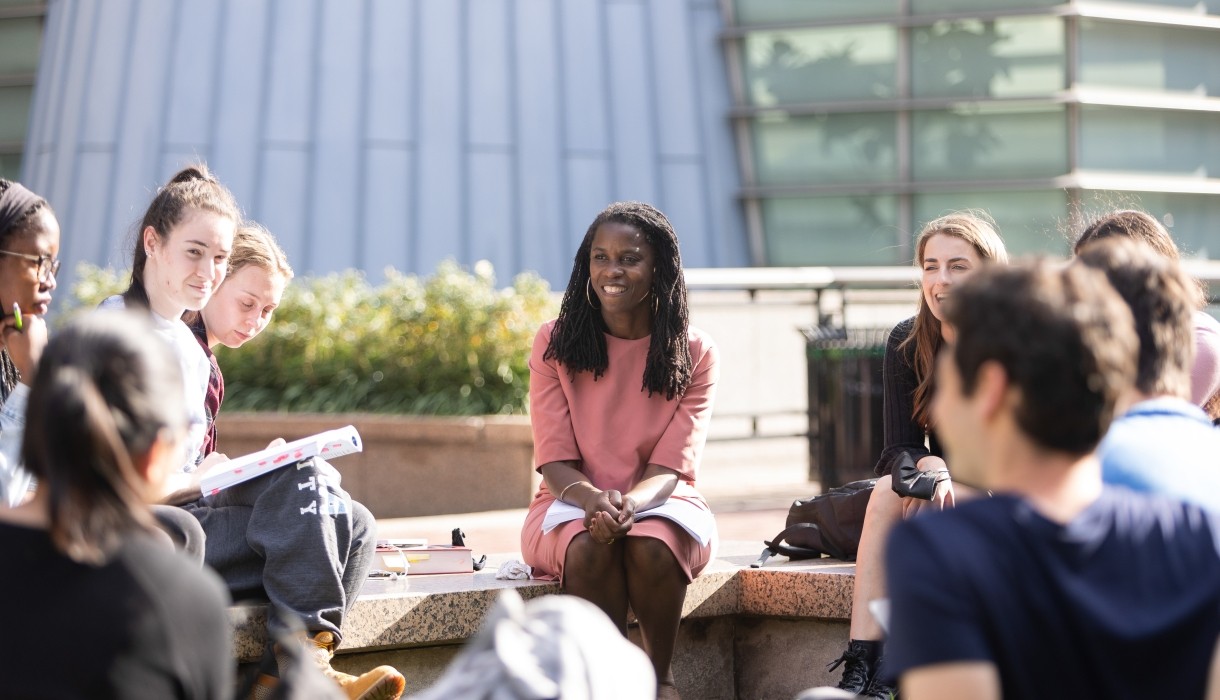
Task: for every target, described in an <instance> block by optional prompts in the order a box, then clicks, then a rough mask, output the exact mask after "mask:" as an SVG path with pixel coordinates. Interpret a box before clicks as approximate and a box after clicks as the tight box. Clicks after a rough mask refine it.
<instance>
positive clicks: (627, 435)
mask: <svg viewBox="0 0 1220 700" xmlns="http://www.w3.org/2000/svg"><path fill="white" fill-rule="evenodd" d="M554 325H555V322H554V321H549V322H547V323H545V324H543V325H542V328H541V329H539V330H538V335H537V336H535V338H534V349H533V353H532V354H531V355H530V421H531V423H532V425H533V430H534V466H535V468H538V467H541V466H542V465H544V464H547V463H549V462H558V461H567V460H579V461H580V467H579V469H580V471H581V472H583V473H584V474H585V476H586V477H588V479H589V481H590V482H592V483H593V485H594V486H596V487H598V488H600V489H616V490H618V491H621V492H623V493H626V492H627V491H629V490H630V489H631V488H632V487H633V486H635V485H636V484H637V483H639V481H640V478H641V476H642V475H643V473H644V469H645V467H647V466H648V465H649V464H656V465H660V466H662V467H668V468H669V469H672V470H674V471H675V472H677V473H678V474H679V475H680V480H679V482H678V486H677V488H675V489H674V492H673V495H672V496H670V498H671V499H673V498H681V499H685V500H688V501H691V502H693V503H696V504H698V505H700V506H701V507H703V508H705V509H706V508H707V502H706V501H704V500H703V497H702V496H700V495H699V492H698V491H696V490H695V479H696V476H697V473H698V469H699V460H700V458H701V457H702V454H703V445H704V443H705V442H706V440H707V427H708V422H709V421H710V420H711V416H712V400H713V398H714V397H715V393H716V381H717V379H718V378H719V376H720V368H719V353H718V352H717V350H716V346H715V344H714V343H713V342H712V339H711V338H709V337H708V336H707V335H705V334H704V333H703V332H702V331H699V330H698V329H695V328H691V329H690V330H689V336H690V354H691V361H692V363H693V365H694V372H693V377H692V378H691V383H690V386H689V387H688V388H687V390H686V394H685V395H684V396H681V397H676V398H675V399H674V400H673V401H667V400H666V399H665V396H664V395H658V394H655V393H654V394H653V395H652V396H651V397H650V396H649V395H648V391H647V390H646V389H642V386H643V377H644V365H645V363H646V360H647V356H648V345H649V342H650V340H651V339H650V338H648V337H645V338H640V339H637V340H624V339H622V338H615V337H613V336H611V335H609V334H607V335H606V350H607V352H608V354H609V366H608V367H607V369H606V373H605V374H604V375H602V376H601V377H600V378H599V379H598V380H597V381H594V380H593V373H592V372H580V373H579V374H577V375H576V377H575V379H573V378H572V377H571V376H569V374H568V371H567V370H566V369H564V368H563V366H561V365H560V364H559V363H558V362H556V361H555V360H554V359H550V360H543V359H542V356H543V354H544V353H545V352H546V348H547V345H548V344H549V343H550V339H551V329H552V328H553V327H554ZM554 500H555V497H554V496H553V495H552V494H551V492H550V491H549V490H548V489H547V486H546V482H545V481H544V482H543V483H542V487H541V488H540V489H539V490H538V493H537V494H536V495H535V496H534V501H533V503H531V504H530V508H529V513H528V514H527V515H526V516H525V525H524V527H523V528H522V531H521V554H522V558H523V559H524V560H525V563H527V564H529V565H530V566H532V567H533V568H534V576H535V577H556V576H557V577H560V578H562V576H563V561H564V557H565V555H566V554H567V549H568V545H569V544H570V543H571V542H572V539H573V538H574V537H576V536H577V535H578V534H580V533H581V532H584V524H583V522H582V521H581V520H573V521H570V522H567V523H564V524H562V525H559V526H558V527H556V528H555V529H553V530H551V531H550V532H548V533H545V534H544V533H543V532H542V519H543V517H544V516H545V515H546V510H547V508H548V507H550V505H551V503H552V502H554ZM628 537H655V538H657V539H659V540H661V541H663V542H665V543H666V544H667V545H668V546H669V548H670V550H671V551H672V552H673V553H674V557H675V559H677V562H678V565H679V566H681V567H682V570H683V571H684V572H685V574H686V576H687V580H690V579H693V578H694V577H695V576H698V575H699V572H700V571H702V570H703V567H704V566H706V565H707V562H708V560H709V559H710V558H711V556H712V552H713V551H714V550H715V546H716V539H715V536H713V538H712V540H711V541H710V542H709V543H708V544H707V545H700V544H699V542H698V540H696V539H695V538H693V537H691V536H690V534H688V533H687V532H686V531H685V530H683V529H682V528H681V527H679V526H678V525H676V524H674V523H673V522H671V521H670V520H667V519H665V518H660V517H653V518H644V519H641V520H637V521H636V522H635V523H634V525H633V526H632V528H631V531H630V532H629V533H628Z"/></svg>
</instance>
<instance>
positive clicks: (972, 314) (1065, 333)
mask: <svg viewBox="0 0 1220 700" xmlns="http://www.w3.org/2000/svg"><path fill="white" fill-rule="evenodd" d="M945 314H946V320H947V321H948V322H949V323H951V324H952V325H953V327H954V328H955V329H956V330H957V336H956V340H955V342H954V344H953V346H952V347H951V348H950V349H948V350H947V352H951V353H952V355H951V356H950V358H951V360H952V361H953V363H954V365H955V367H956V369H957V371H958V373H959V374H960V375H961V385H962V391H963V393H964V394H965V395H967V396H969V395H972V394H973V392H974V390H975V387H976V382H977V380H978V376H979V369H980V367H982V365H983V364H984V363H987V362H994V363H997V364H998V365H999V366H1000V367H1001V368H1002V369H1003V371H1004V373H1005V375H1006V376H1007V380H1008V384H1009V386H1010V387H1012V388H1015V389H1016V390H1017V392H1018V393H1019V401H1018V402H1017V404H1016V405H1015V406H1014V407H1013V413H1014V419H1015V421H1016V424H1017V426H1018V427H1019V428H1020V430H1021V431H1022V432H1024V433H1025V435H1026V436H1027V437H1028V438H1029V439H1030V440H1031V441H1032V442H1033V443H1035V444H1036V445H1038V446H1040V447H1042V448H1043V449H1047V450H1054V451H1058V452H1066V453H1070V454H1074V455H1078V454H1085V453H1088V452H1090V451H1092V450H1093V448H1094V447H1096V445H1097V443H1098V442H1099V441H1100V440H1101V437H1102V435H1104V434H1105V432H1106V430H1107V429H1108V428H1109V426H1110V420H1111V419H1112V418H1113V416H1114V409H1115V404H1116V403H1117V402H1118V400H1119V397H1120V396H1121V395H1122V394H1123V393H1124V392H1125V391H1127V390H1128V389H1129V388H1130V387H1131V386H1132V384H1133V382H1134V380H1135V362H1136V355H1137V353H1138V350H1139V341H1138V340H1137V338H1136V336H1135V332H1134V331H1133V330H1132V318H1131V312H1130V311H1129V310H1128V309H1127V305H1126V304H1124V303H1123V300H1122V298H1121V297H1119V296H1118V293H1117V292H1115V291H1114V290H1113V289H1112V288H1111V287H1110V285H1109V284H1108V283H1107V282H1106V278H1105V276H1104V275H1102V274H1101V273H1100V272H1097V271H1096V270H1092V269H1089V268H1086V267H1084V266H1081V265H1070V266H1066V267H1065V266H1057V265H1052V264H1051V263H1048V262H1044V261H1037V262H1032V263H1026V264H1021V265H1016V266H1013V267H1007V266H999V265H997V266H992V267H990V268H988V269H986V270H981V271H980V272H979V273H978V274H975V275H973V276H972V277H971V278H970V279H968V280H966V281H965V282H963V283H962V284H961V286H959V287H958V289H957V291H956V292H954V294H953V296H952V297H951V298H950V299H949V300H948V302H947V303H946V305H945Z"/></svg>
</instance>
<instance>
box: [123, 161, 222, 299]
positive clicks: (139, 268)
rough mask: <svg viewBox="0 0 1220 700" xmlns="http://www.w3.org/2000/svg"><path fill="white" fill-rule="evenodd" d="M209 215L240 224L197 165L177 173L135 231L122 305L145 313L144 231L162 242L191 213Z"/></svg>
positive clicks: (217, 185) (210, 178)
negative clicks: (153, 234) (128, 277)
mask: <svg viewBox="0 0 1220 700" xmlns="http://www.w3.org/2000/svg"><path fill="white" fill-rule="evenodd" d="M199 210H202V211H210V212H212V213H213V214H217V215H219V216H223V217H225V218H228V219H231V220H232V221H233V222H234V223H238V222H240V221H241V212H240V210H239V209H238V207H237V200H235V199H234V198H233V194H232V193H231V192H229V189H228V188H227V187H225V186H224V185H222V184H220V180H217V179H216V176H215V175H213V174H212V173H211V172H210V171H208V166H206V165H204V164H202V163H200V164H198V165H191V166H188V167H186V168H183V169H182V170H180V171H178V174H176V175H174V176H173V177H172V178H170V180H169V182H167V183H166V184H165V186H164V187H162V188H161V189H159V190H157V196H156V197H153V201H152V202H151V203H150V204H149V205H148V211H146V212H145V213H144V220H143V221H141V222H140V228H139V230H138V231H136V243H135V248H134V249H133V251H132V254H131V284H130V285H129V286H128V287H127V291H125V292H123V301H124V303H125V304H126V305H127V306H129V307H133V308H135V307H138V308H144V309H147V308H148V307H149V303H148V289H147V288H145V286H144V266H145V265H146V264H147V263H148V252H147V251H146V250H144V231H145V230H146V229H147V228H149V227H150V226H151V227H152V229H153V230H154V231H156V232H157V235H158V236H160V237H161V239H162V240H164V239H165V238H167V237H168V236H169V232H170V231H171V230H172V229H173V228H174V227H175V226H177V225H178V224H180V223H182V221H183V220H185V219H186V218H187V217H188V216H189V215H190V214H191V213H193V212H194V211H199Z"/></svg>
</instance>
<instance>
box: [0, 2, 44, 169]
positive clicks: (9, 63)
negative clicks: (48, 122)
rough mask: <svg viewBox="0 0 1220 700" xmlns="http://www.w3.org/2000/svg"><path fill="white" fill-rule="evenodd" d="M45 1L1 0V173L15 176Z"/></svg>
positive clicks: (28, 116)
mask: <svg viewBox="0 0 1220 700" xmlns="http://www.w3.org/2000/svg"><path fill="white" fill-rule="evenodd" d="M45 15H46V3H45V2H31V0H0V177H2V178H6V179H9V180H16V179H17V178H18V177H19V176H20V174H21V154H22V148H23V145H24V142H25V135H26V130H27V129H28V128H29V119H30V101H31V99H32V98H33V95H34V74H35V73H36V72H37V70H38V49H39V45H40V44H41V42H42V25H43V19H44V17H45Z"/></svg>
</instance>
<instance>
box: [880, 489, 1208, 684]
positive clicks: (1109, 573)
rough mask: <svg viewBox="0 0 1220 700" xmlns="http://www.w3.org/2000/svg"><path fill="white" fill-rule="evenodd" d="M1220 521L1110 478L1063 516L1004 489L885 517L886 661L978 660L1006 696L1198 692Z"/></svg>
mask: <svg viewBox="0 0 1220 700" xmlns="http://www.w3.org/2000/svg"><path fill="white" fill-rule="evenodd" d="M1218 532H1220V520H1218V519H1217V517H1216V516H1215V515H1212V514H1209V513H1207V511H1205V510H1203V509H1201V508H1199V507H1197V506H1194V505H1188V504H1183V503H1180V502H1177V501H1172V500H1170V499H1165V498H1159V497H1154V496H1147V495H1144V494H1137V493H1135V492H1132V491H1129V490H1126V489H1121V488H1111V487H1107V488H1106V489H1105V491H1104V492H1103V494H1102V496H1101V497H1100V498H1099V499H1098V500H1097V501H1096V502H1094V503H1093V504H1092V505H1091V506H1089V507H1088V508H1087V509H1085V511H1084V512H1082V513H1081V514H1080V515H1079V516H1077V517H1076V518H1075V519H1074V520H1073V521H1072V522H1071V523H1069V524H1067V525H1060V524H1058V523H1055V522H1053V521H1051V520H1048V519H1047V518H1045V517H1043V516H1042V515H1040V514H1039V513H1038V512H1036V511H1035V510H1034V509H1033V507H1032V506H1030V505H1029V504H1028V503H1027V502H1025V501H1023V500H1021V499H1019V498H1017V497H1014V496H1007V495H999V496H996V497H994V498H982V499H978V500H975V501H971V502H968V503H964V504H962V505H961V506H959V507H957V508H955V509H953V510H948V511H945V512H943V513H935V514H931V515H928V516H922V517H918V518H914V519H912V520H909V521H906V522H904V523H902V524H900V525H899V526H898V527H897V528H895V530H894V533H893V535H892V537H891V538H890V542H889V547H888V549H887V561H886V563H887V572H888V577H889V593H890V604H891V613H890V615H891V617H890V638H889V641H888V643H887V645H886V659H885V664H886V668H887V671H888V672H889V673H891V674H894V675H901V674H902V673H903V672H905V671H908V670H910V669H913V668H917V667H921V666H928V665H932V664H940V663H948V662H955V661H986V662H990V663H993V664H995V666H996V668H997V670H998V671H999V676H1000V683H1001V686H1002V692H1003V697H1004V698H1006V699H1008V700H1011V699H1013V698H1031V699H1036V700H1050V699H1051V698H1084V697H1098V698H1132V699H1135V698H1140V699H1147V698H1201V697H1203V692H1204V689H1205V686H1206V683H1207V673H1208V667H1209V664H1210V662H1211V658H1212V653H1213V651H1214V650H1215V648H1216V643H1217V639H1218V638H1220V551H1217V543H1218V534H1217V533H1218Z"/></svg>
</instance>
